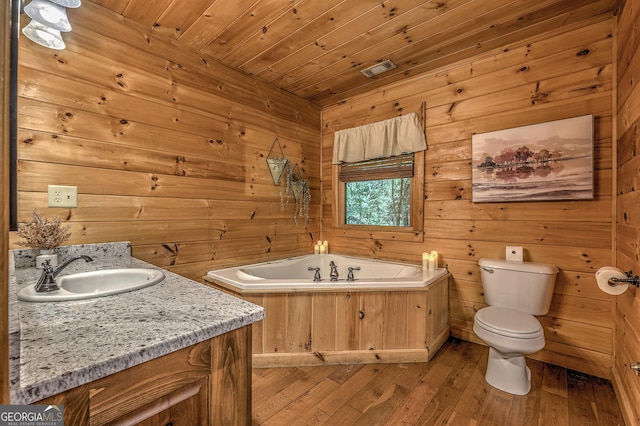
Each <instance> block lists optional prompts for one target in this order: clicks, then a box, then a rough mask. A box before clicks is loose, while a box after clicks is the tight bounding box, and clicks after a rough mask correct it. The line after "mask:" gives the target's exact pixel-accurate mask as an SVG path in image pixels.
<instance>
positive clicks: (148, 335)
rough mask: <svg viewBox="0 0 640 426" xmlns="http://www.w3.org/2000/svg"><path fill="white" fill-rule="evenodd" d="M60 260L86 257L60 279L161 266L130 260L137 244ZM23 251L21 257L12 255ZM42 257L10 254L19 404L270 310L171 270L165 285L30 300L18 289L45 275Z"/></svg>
mask: <svg viewBox="0 0 640 426" xmlns="http://www.w3.org/2000/svg"><path fill="white" fill-rule="evenodd" d="M58 251H59V253H60V254H59V255H60V260H61V261H64V260H66V259H68V258H71V257H73V256H76V255H79V254H86V255H89V256H91V257H93V258H94V261H93V262H89V263H85V262H83V261H78V262H75V263H73V264H72V265H71V266H69V267H68V268H67V269H65V270H64V272H62V273H61V275H60V276H63V275H66V274H70V273H77V272H84V271H91V270H98V269H114V268H127V267H131V268H154V269H161V268H157V267H155V266H153V265H151V264H149V263H146V262H143V261H141V260H138V259H136V258H133V257H131V256H130V254H129V253H130V245H129V243H109V244H91V245H82V246H70V247H68V248H59V249H58ZM14 253H15V256H14V255H12V254H14ZM34 256H35V255H34V253H33V252H32V251H26V250H16V251H15V252H13V253H11V252H10V256H9V272H10V277H9V286H10V288H9V292H10V295H9V341H10V346H11V347H10V373H11V389H10V390H11V404H30V403H32V402H35V401H38V400H41V399H44V398H47V397H49V396H51V395H55V394H57V393H60V392H64V391H66V390H69V389H72V388H74V387H77V386H79V385H82V384H84V383H88V382H90V381H93V380H97V379H99V378H102V377H105V376H107V375H110V374H113V373H116V372H118V371H121V370H124V369H126V368H129V367H133V366H135V365H138V364H141V363H143V362H145V361H149V360H152V359H154V358H158V357H160V356H162V355H166V354H168V353H171V352H174V351H176V350H178V349H182V348H185V347H187V346H191V345H193V344H196V343H198V342H201V341H204V340H207V339H210V338H212V337H215V336H218V335H221V334H224V333H226V332H229V331H232V330H234V329H237V328H240V327H243V326H246V325H249V324H251V323H253V322H256V321H259V320H261V319H263V318H264V309H263V308H262V307H260V306H257V305H254V304H252V303H249V302H246V301H244V300H242V299H239V298H236V297H234V296H231V295H228V294H226V293H222V292H220V291H218V290H215V289H213V288H210V287H207V286H205V285H203V284H200V283H197V282H195V281H192V280H189V279H187V278H184V277H181V276H179V275H176V274H174V273H171V272H169V271H166V270H164V274H165V277H166V278H165V279H164V281H162V282H160V283H158V284H156V285H153V286H151V287H147V288H144V289H141V290H136V291H133V292H129V293H123V294H119V295H114V296H108V297H98V298H95V299H87V300H79V301H70V302H53V303H30V302H22V301H18V300H17V292H18V291H19V290H20V289H21V288H23V287H25V286H27V285H32V284H34V283H35V281H36V280H37V278H38V277H39V275H40V273H41V270H39V269H36V268H35V267H34V266H32V265H34V260H35V259H34Z"/></svg>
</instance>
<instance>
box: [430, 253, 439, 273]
mask: <svg viewBox="0 0 640 426" xmlns="http://www.w3.org/2000/svg"><path fill="white" fill-rule="evenodd" d="M431 257H433V265H434V268H433V270H434V271H435V270H436V269H438V252H437V251H435V250H433V251H432V252H431Z"/></svg>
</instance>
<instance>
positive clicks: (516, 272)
mask: <svg viewBox="0 0 640 426" xmlns="http://www.w3.org/2000/svg"><path fill="white" fill-rule="evenodd" d="M478 264H479V265H480V271H481V278H482V288H483V289H484V298H485V300H486V302H487V304H489V305H490V306H499V307H502V308H509V309H515V310H517V311H522V312H527V313H529V314H531V315H544V314H546V313H547V312H549V307H550V306H551V298H552V297H553V287H554V286H555V283H556V275H557V274H558V268H557V267H556V266H555V265H550V264H547V263H533V262H508V261H506V260H499V259H480V260H479V261H478Z"/></svg>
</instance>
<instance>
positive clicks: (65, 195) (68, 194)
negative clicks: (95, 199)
mask: <svg viewBox="0 0 640 426" xmlns="http://www.w3.org/2000/svg"><path fill="white" fill-rule="evenodd" d="M48 193H49V207H78V187H77V186H62V185H49V188H48Z"/></svg>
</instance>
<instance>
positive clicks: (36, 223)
mask: <svg viewBox="0 0 640 426" xmlns="http://www.w3.org/2000/svg"><path fill="white" fill-rule="evenodd" d="M69 229H71V225H66V226H62V225H61V224H60V218H59V217H57V216H55V217H54V218H53V219H51V220H49V219H47V218H46V217H42V216H40V213H38V211H37V210H35V209H34V210H33V220H32V221H30V222H24V223H21V224H20V225H19V226H18V233H17V234H18V236H19V237H22V238H24V239H25V240H26V241H18V242H17V243H16V244H17V245H19V246H22V247H31V248H34V249H39V250H40V255H39V256H37V257H36V268H42V264H43V262H45V261H46V260H49V263H50V265H51V266H57V265H58V255H57V254H56V253H55V251H54V249H55V248H56V247H57V246H59V245H60V244H62V243H64V242H65V241H67V240H68V239H69V237H71V233H70V232H68V231H69Z"/></svg>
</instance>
